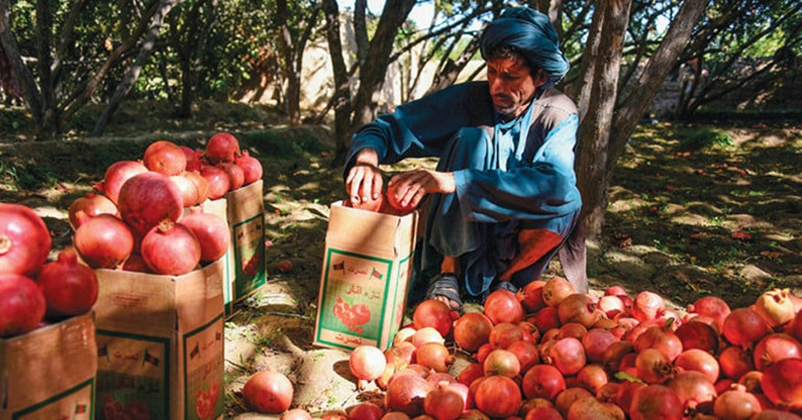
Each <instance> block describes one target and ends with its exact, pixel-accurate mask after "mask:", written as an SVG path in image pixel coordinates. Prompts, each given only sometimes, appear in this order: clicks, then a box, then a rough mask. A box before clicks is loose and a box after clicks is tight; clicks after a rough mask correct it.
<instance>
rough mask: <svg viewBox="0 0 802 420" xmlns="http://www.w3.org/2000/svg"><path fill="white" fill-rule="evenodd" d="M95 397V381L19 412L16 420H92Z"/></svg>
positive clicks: (16, 414)
mask: <svg viewBox="0 0 802 420" xmlns="http://www.w3.org/2000/svg"><path fill="white" fill-rule="evenodd" d="M94 396H95V379H94V378H92V379H89V380H88V381H86V382H84V383H82V384H79V385H78V386H76V387H74V388H72V389H69V390H67V391H65V392H63V393H61V394H59V395H55V396H53V397H52V398H50V399H48V400H47V401H44V402H42V403H41V404H36V405H34V406H32V407H28V408H26V409H23V410H20V411H17V412H16V413H14V414H13V415H12V416H11V418H12V419H14V420H40V419H69V420H91V419H94V418H95V407H94V406H93V405H92V403H93V401H94Z"/></svg>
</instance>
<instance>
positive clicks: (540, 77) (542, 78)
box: [534, 69, 549, 87]
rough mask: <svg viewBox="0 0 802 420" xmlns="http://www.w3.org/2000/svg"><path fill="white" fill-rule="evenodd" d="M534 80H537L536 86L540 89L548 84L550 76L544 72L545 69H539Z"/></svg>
mask: <svg viewBox="0 0 802 420" xmlns="http://www.w3.org/2000/svg"><path fill="white" fill-rule="evenodd" d="M534 79H535V84H536V85H537V86H538V87H540V86H543V85H544V84H546V81H547V80H549V75H548V74H546V72H545V71H543V69H537V72H536V73H535V77H534Z"/></svg>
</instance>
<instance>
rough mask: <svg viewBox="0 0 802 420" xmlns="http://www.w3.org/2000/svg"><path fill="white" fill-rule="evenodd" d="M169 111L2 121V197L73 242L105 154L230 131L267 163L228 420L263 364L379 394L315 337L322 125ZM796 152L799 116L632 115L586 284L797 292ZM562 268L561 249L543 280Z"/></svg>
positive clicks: (325, 199) (341, 389) (311, 386)
mask: <svg viewBox="0 0 802 420" xmlns="http://www.w3.org/2000/svg"><path fill="white" fill-rule="evenodd" d="M165 115H169V112H165V110H164V109H161V108H159V107H158V106H157V105H156V104H152V103H148V104H140V105H139V106H137V107H130V108H126V107H124V108H122V109H121V112H120V114H118V116H117V117H116V118H115V121H114V122H113V123H112V125H111V126H110V127H109V131H108V132H107V136H105V137H103V138H99V139H95V138H87V137H84V136H83V135H82V134H81V133H82V130H81V128H80V127H77V128H76V129H75V130H73V131H72V132H71V134H70V135H68V136H66V138H65V139H62V140H58V141H51V142H46V143H42V142H33V141H32V140H30V139H29V138H28V136H27V135H26V134H25V132H24V130H23V131H9V130H6V132H5V133H4V134H3V137H2V138H1V139H0V181H2V182H0V201H2V202H18V203H22V204H25V205H28V206H30V207H32V208H34V209H36V211H37V212H38V213H39V214H40V215H41V216H42V217H43V218H44V219H45V221H46V223H47V224H48V227H49V228H50V229H51V232H52V234H53V241H54V253H55V252H56V250H58V249H60V247H63V246H67V245H69V244H70V242H71V233H72V232H71V230H70V228H69V225H68V224H67V221H66V209H67V207H68V206H69V204H70V203H72V201H74V200H75V199H76V198H78V197H79V196H81V195H82V194H84V193H85V192H87V191H89V190H90V188H91V183H92V182H94V181H98V180H100V179H101V178H102V174H103V171H104V170H105V168H106V167H108V165H109V164H111V163H113V162H115V161H117V160H123V159H131V158H134V157H138V156H141V154H142V151H143V150H144V148H145V147H146V146H147V144H149V143H150V142H152V141H155V140H158V139H162V138H164V139H170V140H172V141H175V142H177V143H182V144H187V145H190V146H193V147H201V146H202V145H203V143H204V142H205V140H206V139H208V137H209V136H210V135H211V134H212V133H214V132H216V131H223V130H226V131H231V132H233V133H234V134H235V135H237V137H238V138H239V139H240V142H241V143H242V145H243V148H245V149H247V150H249V151H250V152H251V154H252V155H254V156H256V157H257V158H259V159H260V160H261V161H262V163H263V165H264V168H265V171H264V174H265V175H264V181H265V189H264V202H265V209H266V211H265V221H266V225H267V231H266V234H267V242H268V247H267V250H266V260H267V263H268V272H269V280H268V284H267V285H266V286H265V287H264V288H262V289H261V290H259V291H258V293H256V294H254V295H253V296H252V297H250V298H248V299H246V300H244V301H242V302H240V303H239V304H238V305H237V308H236V311H235V313H233V314H232V316H231V317H230V318H229V319H228V320H227V322H226V400H225V401H226V416H227V418H234V417H236V418H238V419H249V418H264V417H267V416H257V415H255V414H251V413H248V412H247V409H246V408H245V406H244V403H243V401H242V397H241V394H240V390H241V388H242V385H243V384H244V382H245V380H246V379H247V377H248V376H249V375H250V374H252V373H254V372H256V371H257V370H260V369H265V368H268V367H269V368H271V369H276V370H279V371H282V372H284V373H285V374H287V375H288V377H290V379H291V380H292V381H293V383H294V384H295V387H296V395H295V399H294V406H301V407H305V408H307V409H308V410H310V411H312V412H320V411H322V410H326V409H331V408H344V407H348V406H349V405H352V404H355V403H356V402H358V401H359V400H362V399H371V398H379V397H380V394H379V393H377V392H375V389H368V390H367V391H363V392H357V391H356V389H355V386H354V382H353V378H352V377H351V376H350V373H349V372H348V366H347V357H348V354H347V353H345V352H343V351H340V350H329V349H323V348H319V347H315V346H313V345H312V344H311V343H312V336H313V332H314V316H315V312H316V300H317V290H318V282H319V277H320V269H321V263H322V257H323V246H324V240H325V233H326V227H327V221H328V205H329V204H330V203H332V202H333V201H336V200H340V199H342V198H344V194H345V191H344V188H343V186H342V176H341V169H340V168H339V167H332V164H331V162H332V151H333V141H332V138H331V133H330V132H329V130H328V129H327V128H325V127H317V126H315V127H309V126H306V127H298V128H288V127H286V126H283V125H281V120H280V118H278V117H276V115H275V114H274V113H270V112H267V111H266V110H263V109H258V108H243V107H236V106H231V107H230V108H220V107H216V108H209V107H201V108H200V109H199V113H198V115H200V116H202V117H199V118H196V119H194V120H192V121H177V120H171V119H170V118H168V117H165ZM0 128H2V127H0ZM801 158H802V126H800V125H799V124H798V123H797V124H796V125H794V124H788V123H785V124H773V125H771V126H766V125H764V124H750V125H749V126H743V127H740V126H737V125H731V124H726V125H724V124H719V125H717V126H716V127H713V126H709V125H692V124H687V123H683V124H680V123H674V124H671V123H658V124H655V125H647V126H643V127H641V128H640V129H639V130H638V132H637V133H636V135H634V136H633V137H632V139H631V140H630V143H629V145H628V148H627V150H626V153H625V155H624V156H623V157H622V159H621V160H620V162H619V166H618V168H617V169H616V171H615V175H614V179H613V182H612V186H611V188H610V190H609V192H608V198H609V206H608V212H607V216H606V224H605V228H604V233H603V237H602V240H601V242H600V243H599V244H596V245H592V246H591V247H590V248H589V257H588V273H589V276H590V278H591V287H592V289H593V291H594V293H597V292H599V291H601V290H603V289H604V288H606V287H608V286H610V285H621V286H624V287H625V288H627V290H629V291H630V292H631V293H633V294H634V293H637V292H639V291H641V290H652V291H656V292H658V293H660V294H662V295H663V296H665V297H666V298H668V299H669V300H670V301H671V302H672V304H673V305H675V306H676V307H677V308H682V307H684V305H686V304H688V303H690V302H692V301H693V300H695V299H697V298H698V297H701V296H704V295H710V294H712V295H717V296H720V297H722V298H724V299H725V300H726V301H727V302H728V303H729V304H730V305H731V306H747V305H749V304H751V303H752V302H754V300H755V298H756V297H757V296H758V295H759V294H760V293H762V292H763V291H765V290H768V289H771V288H774V287H790V288H792V289H794V290H795V292H796V293H797V294H799V293H800V289H799V288H800V287H802V235H801V234H800V229H802V172H801V171H800V165H799V163H798V162H800V159H801ZM408 164H424V165H428V164H431V162H429V161H425V160H423V161H414V162H410V163H408ZM400 168H401V167H393V168H386V169H388V170H389V171H393V170H398V169H400ZM54 255H55V254H54ZM282 259H289V260H290V261H292V263H293V269H292V270H291V271H289V272H286V273H280V272H279V271H278V270H277V269H276V264H277V263H278V261H280V260H282ZM559 274H561V270H560V266H559V261H558V260H555V261H554V262H553V263H552V265H551V267H550V269H549V271H548V273H547V277H550V276H553V275H559ZM456 366H457V367H454V368H453V369H458V368H459V364H457V365H456Z"/></svg>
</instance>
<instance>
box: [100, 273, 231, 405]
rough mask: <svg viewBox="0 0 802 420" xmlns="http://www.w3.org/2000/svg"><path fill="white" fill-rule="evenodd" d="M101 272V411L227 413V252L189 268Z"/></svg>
mask: <svg viewBox="0 0 802 420" xmlns="http://www.w3.org/2000/svg"><path fill="white" fill-rule="evenodd" d="M95 272H96V273H97V277H98V282H99V287H100V293H99V296H98V301H97V303H96V304H95V311H96V313H97V349H96V351H97V356H98V368H97V392H96V400H97V403H98V416H97V418H98V419H100V420H104V419H105V420H115V419H117V418H150V419H164V420H168V419H170V420H178V419H203V420H209V419H222V418H223V392H222V391H223V369H224V348H223V345H224V341H225V340H224V336H223V312H224V309H223V281H224V273H225V261H224V259H222V258H221V259H220V260H218V261H216V262H214V263H212V264H209V265H208V266H206V267H204V268H202V269H198V270H195V271H193V272H191V273H189V274H185V275H182V276H164V275H154V274H143V273H135V272H126V271H118V270H105V269H100V270H96V271H95ZM120 413H126V414H128V417H126V416H119V415H120Z"/></svg>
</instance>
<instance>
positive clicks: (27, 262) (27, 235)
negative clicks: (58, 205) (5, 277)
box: [0, 203, 52, 276]
mask: <svg viewBox="0 0 802 420" xmlns="http://www.w3.org/2000/svg"><path fill="white" fill-rule="evenodd" d="M51 244H52V241H51V239H50V231H49V230H48V229H47V226H46V225H45V222H44V220H42V218H41V217H39V215H37V214H36V213H35V212H34V211H33V210H31V209H30V208H29V207H26V206H23V205H22V204H7V203H0V273H14V274H21V275H26V276H33V275H35V274H36V273H38V272H39V270H40V269H41V268H42V264H44V262H45V260H47V254H48V253H49V252H50V246H51Z"/></svg>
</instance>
